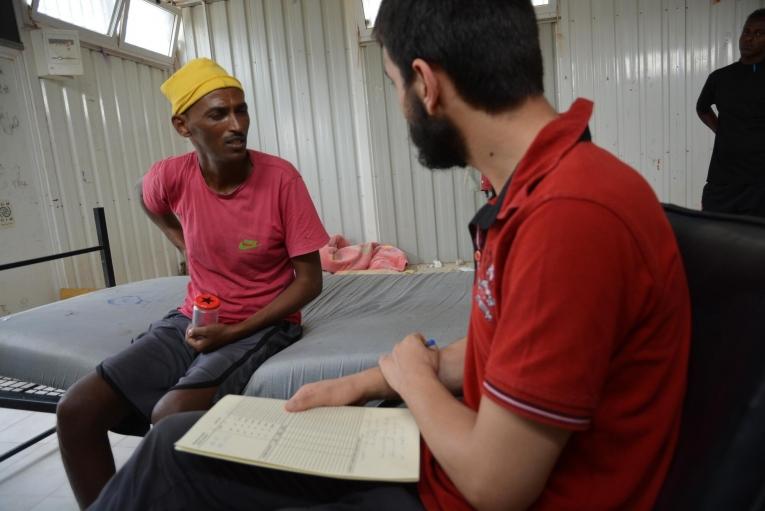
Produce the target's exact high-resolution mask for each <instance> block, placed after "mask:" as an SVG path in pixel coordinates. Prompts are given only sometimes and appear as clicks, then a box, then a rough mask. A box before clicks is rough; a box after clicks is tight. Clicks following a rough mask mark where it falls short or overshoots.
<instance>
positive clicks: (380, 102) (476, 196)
mask: <svg viewBox="0 0 765 511" xmlns="http://www.w3.org/2000/svg"><path fill="white" fill-rule="evenodd" d="M363 52H364V64H365V69H366V79H367V80H366V81H367V98H368V105H369V119H370V136H371V143H372V158H373V168H374V180H375V192H376V194H377V204H378V211H379V225H380V239H381V240H383V241H385V242H387V243H392V244H394V245H396V246H398V247H399V248H401V249H402V250H404V251H405V252H406V253H407V255H408V256H409V258H410V260H413V261H415V262H421V261H433V260H434V259H439V260H442V261H455V260H457V259H463V260H472V255H471V254H472V245H471V243H470V237H469V235H468V232H467V223H468V222H469V221H470V219H471V218H472V216H473V215H474V214H475V211H476V210H477V209H478V205H479V204H480V203H481V200H482V199H481V197H480V191H479V187H478V179H479V175H478V173H477V172H476V171H475V170H472V169H471V170H468V169H452V170H439V171H435V172H434V171H430V170H427V169H425V168H424V167H423V166H422V165H420V163H419V162H418V161H417V150H416V149H415V148H414V147H413V146H412V144H411V143H410V141H409V133H408V129H407V125H406V121H405V120H404V116H403V115H402V113H401V108H400V106H399V100H398V94H397V93H396V89H395V87H394V86H393V84H392V83H391V82H390V80H387V79H386V78H385V75H384V73H383V63H382V50H381V48H380V45H379V44H378V43H376V42H374V43H369V44H365V45H364V47H363Z"/></svg>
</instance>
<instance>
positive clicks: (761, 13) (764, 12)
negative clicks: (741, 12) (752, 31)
mask: <svg viewBox="0 0 765 511" xmlns="http://www.w3.org/2000/svg"><path fill="white" fill-rule="evenodd" d="M762 19H765V9H757V10H756V11H754V12H753V13H752V14H750V15H749V16H747V17H746V21H751V20H762Z"/></svg>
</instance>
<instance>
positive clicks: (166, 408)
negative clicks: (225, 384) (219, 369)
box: [151, 387, 217, 424]
mask: <svg viewBox="0 0 765 511" xmlns="http://www.w3.org/2000/svg"><path fill="white" fill-rule="evenodd" d="M216 391H217V387H207V388H201V389H176V390H171V391H170V392H168V393H167V394H165V395H164V396H162V399H160V400H159V401H158V402H157V404H156V405H155V406H154V409H153V410H152V411H151V423H152V424H157V423H158V422H159V421H161V420H162V419H164V418H165V417H169V416H170V415H174V414H176V413H181V412H191V411H199V410H208V409H209V408H210V406H212V400H213V397H214V396H215V392H216Z"/></svg>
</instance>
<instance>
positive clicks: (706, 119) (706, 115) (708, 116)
mask: <svg viewBox="0 0 765 511" xmlns="http://www.w3.org/2000/svg"><path fill="white" fill-rule="evenodd" d="M696 113H697V114H698V116H699V119H701V122H703V123H704V124H706V125H707V126H708V127H709V129H710V130H712V131H713V132H714V133H717V126H718V124H719V119H718V118H717V115H716V114H715V113H714V111H713V110H708V111H706V112H696Z"/></svg>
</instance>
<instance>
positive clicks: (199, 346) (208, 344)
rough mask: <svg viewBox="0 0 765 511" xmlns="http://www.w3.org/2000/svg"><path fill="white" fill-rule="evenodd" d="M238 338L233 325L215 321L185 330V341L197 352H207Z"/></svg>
mask: <svg viewBox="0 0 765 511" xmlns="http://www.w3.org/2000/svg"><path fill="white" fill-rule="evenodd" d="M237 339H239V334H238V332H237V330H236V328H235V327H234V326H233V325H224V324H223V323H215V324H213V325H207V326H196V327H191V328H189V329H188V330H186V343H187V344H188V345H189V346H191V347H192V348H194V350H195V351H196V352H197V353H209V352H210V351H215V350H217V349H218V348H221V347H223V346H225V345H227V344H230V343H232V342H234V341H236V340H237Z"/></svg>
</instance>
